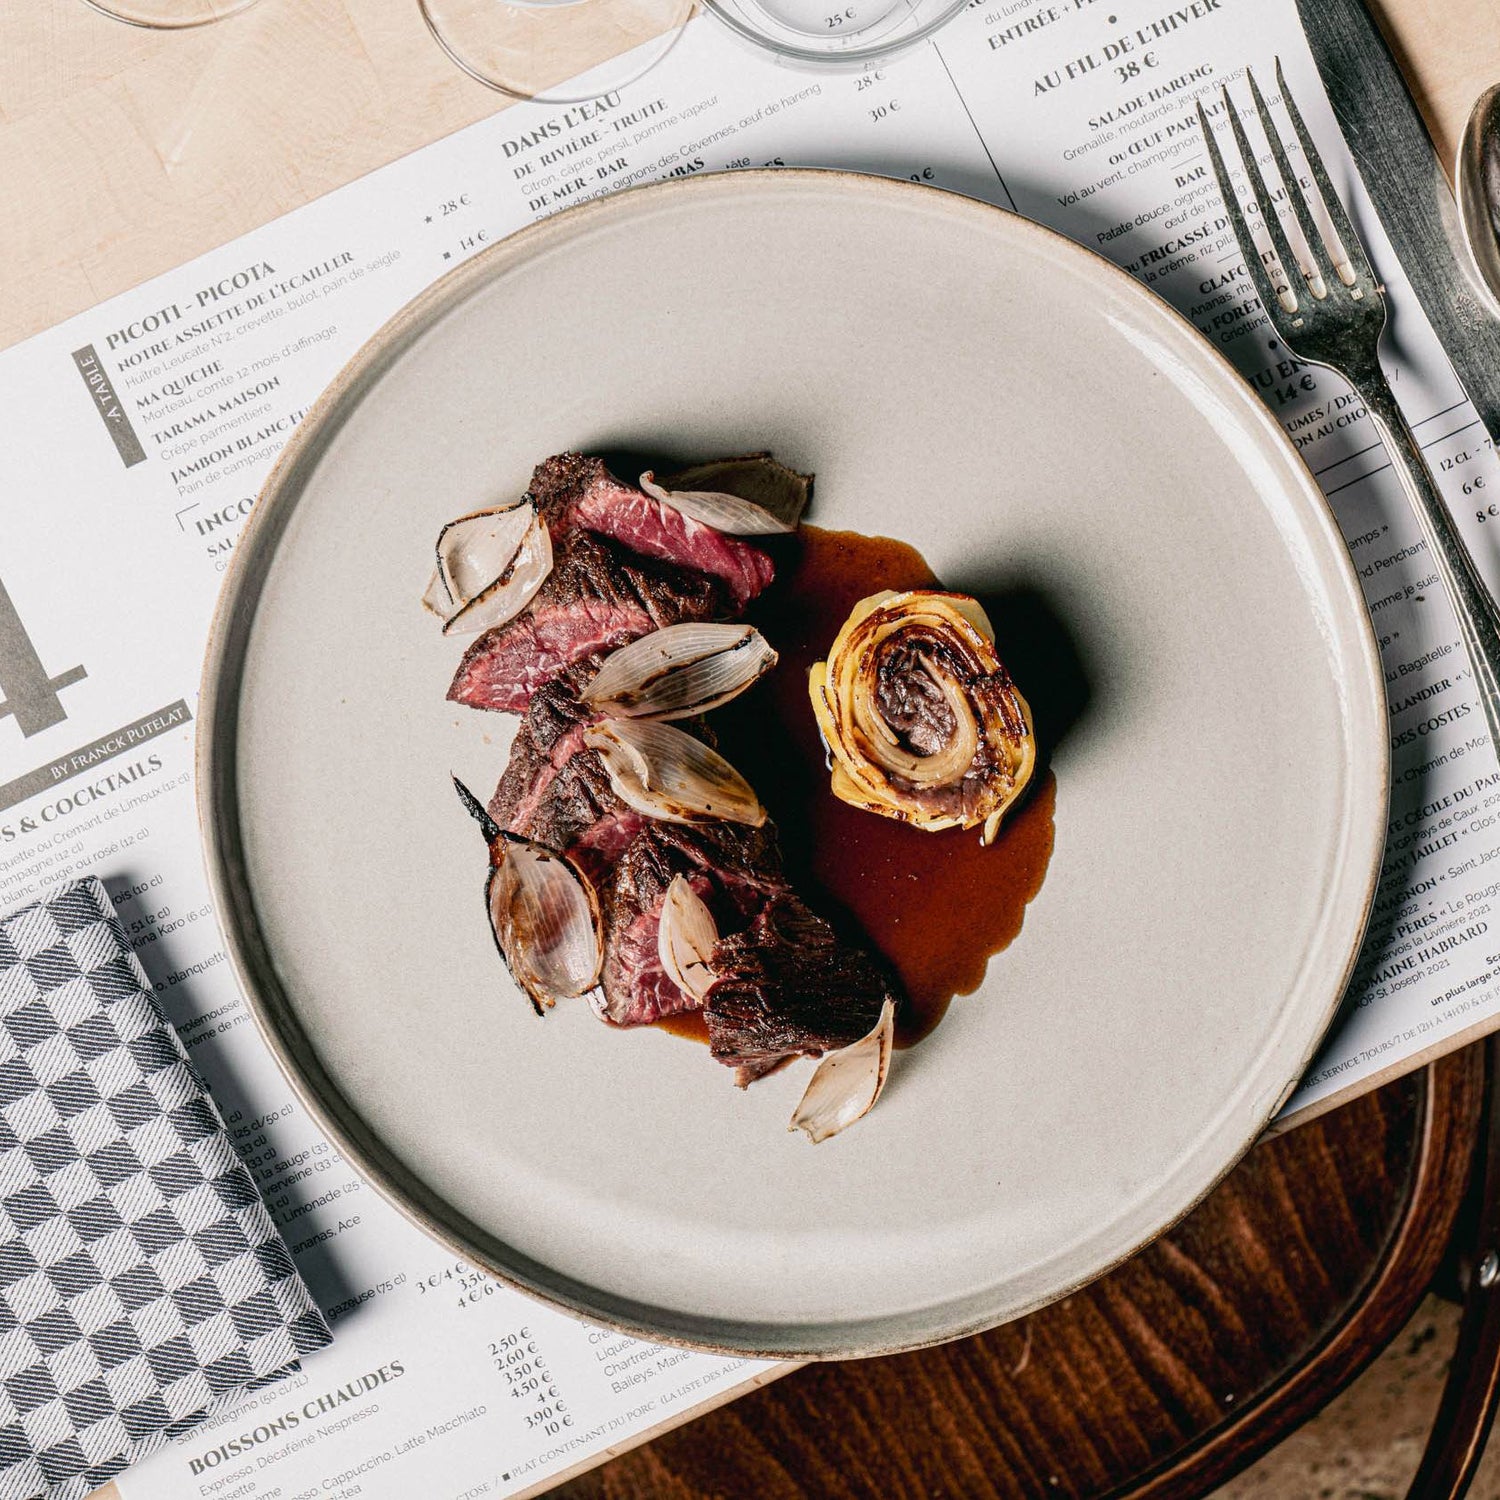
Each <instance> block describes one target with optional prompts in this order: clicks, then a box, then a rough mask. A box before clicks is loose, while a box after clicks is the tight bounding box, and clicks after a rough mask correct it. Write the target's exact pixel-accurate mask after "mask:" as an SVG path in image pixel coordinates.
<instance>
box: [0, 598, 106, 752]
mask: <svg viewBox="0 0 1500 1500" xmlns="http://www.w3.org/2000/svg"><path fill="white" fill-rule="evenodd" d="M88 675H89V674H88V673H87V672H85V671H84V669H83V668H82V667H69V668H68V670H67V671H66V672H60V673H58V675H57V676H56V677H49V676H48V675H47V669H46V668H45V667H44V666H43V665H42V659H41V657H39V656H38V655H37V654H36V647H35V646H34V645H32V643H31V637H30V636H29V635H27V633H26V627H25V626H24V625H23V624H22V623H21V617H20V615H18V614H17V613H16V607H15V605H14V604H12V603H11V599H10V595H9V594H8V593H6V591H5V585H4V584H3V583H0V692H3V693H4V694H5V701H4V702H3V703H0V719H3V718H4V717H5V716H6V715H7V714H14V715H15V716H16V723H17V724H18V725H20V728H21V733H22V734H23V735H24V736H25V737H26V738H27V739H30V738H31V736H32V735H34V734H40V733H41V732H42V730H44V729H51V728H52V726H53V725H54V724H61V723H62V721H63V720H64V719H66V718H67V717H68V714H67V710H66V709H64V708H63V706H62V700H61V699H60V698H59V697H58V696H57V695H58V693H59V692H60V691H61V690H62V689H63V688H65V687H71V686H72V684H73V683H75V682H82V681H83V679H84V678H85V677H87V676H88Z"/></svg>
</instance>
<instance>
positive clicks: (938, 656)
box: [808, 589, 1036, 844]
mask: <svg viewBox="0 0 1500 1500" xmlns="http://www.w3.org/2000/svg"><path fill="white" fill-rule="evenodd" d="M808 690H809V692H810V694H811V696H812V705H813V712H814V714H815V715H816V716H817V720H818V728H819V731H820V732H821V733H822V736H823V741H824V743H825V744H826V745H827V747H828V752H829V756H830V759H831V761H832V767H833V771H832V778H833V779H832V786H833V792H834V795H835V796H837V797H839V798H840V799H842V800H843V801H845V802H848V803H850V804H851V805H852V806H855V807H860V808H864V809H866V810H867V811H869V812H874V813H879V814H881V815H882V816H884V817H888V818H900V819H902V820H903V821H905V822H908V823H911V824H913V825H914V826H915V827H918V828H925V829H928V830H937V829H941V828H975V827H982V829H983V834H982V839H983V842H984V843H986V844H988V843H990V842H991V841H992V840H993V839H994V837H995V834H996V833H997V832H998V831H999V828H1000V821H1001V819H1002V817H1003V816H1004V814H1005V810H1006V809H1007V808H1008V807H1009V806H1010V805H1011V804H1012V803H1013V802H1014V801H1015V800H1016V798H1017V797H1018V796H1020V794H1021V792H1022V790H1023V789H1024V788H1025V786H1026V783H1027V782H1028V781H1029V780H1030V778H1031V773H1032V771H1033V769H1034V768H1035V766H1036V736H1035V733H1034V731H1033V728H1032V722H1031V710H1030V709H1029V708H1028V707H1027V704H1026V700H1025V699H1024V698H1023V697H1022V696H1021V695H1020V693H1019V692H1017V691H1016V686H1015V684H1014V683H1013V682H1012V681H1011V679H1010V674H1009V673H1008V672H1007V671H1006V670H1005V668H1004V667H1003V666H1002V665H1001V663H1000V659H999V657H998V656H997V655H996V654H995V633H994V630H993V629H992V628H991V626H990V622H989V618H988V617H987V616H986V615H985V612H984V610H983V609H982V608H981V607H980V606H979V604H978V603H977V602H976V601H975V600H973V599H970V598H968V597H967V596H966V595H963V594H947V593H940V592H938V591H936V590H931V589H910V590H906V591H904V592H901V593H895V592H892V591H890V590H886V591H884V592H882V593H879V594H872V595H871V596H870V597H869V598H867V599H862V600H860V602H859V603H858V604H856V605H855V606H854V609H853V610H852V611H851V613H850V615H849V618H848V620H847V621H845V623H844V627H843V629H842V630H840V631H839V633H838V636H837V637H836V638H835V640H834V642H833V646H832V647H831V649H830V650H829V653H828V658H827V660H826V661H820V662H816V663H814V665H813V668H812V670H811V672H810V673H809V674H808Z"/></svg>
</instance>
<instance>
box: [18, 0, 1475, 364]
mask: <svg viewBox="0 0 1500 1500" xmlns="http://www.w3.org/2000/svg"><path fill="white" fill-rule="evenodd" d="M1375 8H1376V10H1377V11H1378V12H1380V13H1381V14H1382V17H1383V19H1384V20H1385V21H1386V23H1387V25H1388V29H1389V31H1390V34H1391V36H1392V39H1393V42H1394V44H1395V46H1396V48H1397V51H1398V53H1399V54H1400V55H1401V56H1402V58H1403V61H1404V62H1405V63H1406V65H1407V72H1408V76H1409V77H1410V78H1411V79H1412V80H1413V83H1414V85H1415V89H1416V92H1417V95H1418V97H1419V99H1420V100H1421V102H1422V104H1423V107H1424V109H1425V110H1426V112H1427V115H1428V119H1429V122H1430V123H1431V125H1432V128H1433V132H1434V136H1435V138H1436V140H1437V142H1438V145H1439V147H1440V149H1441V150H1442V152H1443V155H1444V159H1445V160H1449V161H1451V159H1452V157H1453V153H1454V148H1455V146H1456V144H1457V141H1458V135H1459V132H1460V130H1461V129H1462V128H1463V122H1464V118H1465V116H1466V115H1467V113H1468V109H1469V106H1470V104H1471V103H1472V102H1473V100H1474V98H1475V97H1476V96H1477V95H1478V94H1479V93H1480V91H1481V90H1482V89H1483V88H1485V87H1487V86H1488V85H1489V84H1491V83H1493V82H1495V81H1496V80H1497V79H1500V24H1496V5H1495V0H1375ZM505 104H506V101H505V99H504V97H503V96H501V95H499V94H496V93H493V92H492V91H491V90H489V89H486V88H484V87H483V86H482V85H480V84H477V83H475V82H474V81H473V80H472V79H470V78H468V77H467V76H465V75H464V74H463V73H461V72H460V71H459V70H458V69H457V68H455V67H454V66H453V64H452V63H450V62H449V61H448V59H447V58H446V57H445V56H444V55H443V54H442V52H441V51H440V50H439V49H438V47H437V46H436V45H435V44H434V42H433V40H432V38H431V37H430V36H429V35H428V33H427V31H426V28H425V27H424V25H423V23H422V20H421V17H420V15H419V14H418V10H417V0H260V4H258V5H257V6H255V7H253V8H252V9H251V10H249V11H247V12H245V13H244V14H242V15H239V16H236V17H234V18H232V19H231V20H228V21H225V22H223V23H222V24H220V25H217V26H208V27H205V28H203V29H201V30H196V31H184V32H152V31H144V30H140V29H138V28H136V27H132V26H124V25H121V24H120V23H118V22H116V21H112V20H109V19H108V18H107V17H104V16H101V15H99V14H98V13H97V12H95V11H93V10H91V9H90V8H89V7H87V6H86V5H84V4H83V3H82V0H5V3H0V203H3V204H4V205H5V212H4V213H3V214H0V266H3V267H4V273H3V286H4V293H3V296H0V348H3V347H4V346H6V345H8V344H11V343H14V342H15V341H16V340H18V339H21V338H24V337H25V336H26V335H28V334H31V333H36V332H38V331H40V330H41V329H43V328H47V327H49V326H50V325H52V324H53V323H57V322H60V321H61V320H62V319H64V318H66V317H70V316H72V315H73V314H74V313H78V312H82V311H83V310H84V309H86V308H88V307H91V306H93V305H94V304H95V303H96V302H100V301H102V300H103V299H104V298H106V297H111V296H114V295H115V294H117V293H119V292H123V291H125V290H127V289H128V288H129V287H132V286H134V285H136V284H137V283H138V282H141V281H144V280H145V279H146V278H147V277H150V276H155V275H158V274H159V273H161V272H163V271H167V270H170V269H171V268H172V267H173V266H176V265H180V264H181V263H182V262H183V261H185V260H188V259H191V258H192V257H193V256H195V255H198V254H201V253H202V252H203V251H205V250H209V249H212V248H213V247H214V246H216V245H220V244H223V243H224V242H225V241H226V240H230V239H233V238H234V237H235V236H236V235H239V234H243V233H244V232H245V231H246V230H249V229H253V228H255V227H256V226H257V225H259V224H264V223H265V222H266V221H267V220H269V219H273V218H275V217H276V216H277V215H278V214H283V213H286V212H287V211H288V210H290V209H293V208H296V207H298V206H299V205H300V204H303V203H306V202H307V201H308V200H310V199H312V198H315V197H317V196H318V195H319V194H322V193H326V192H328V191H329V190H331V189H333V188H336V187H339V186H341V185H342V184H343V183H345V182H349V181H351V180H352V179H354V178H355V177H358V176H360V175H361V174H362V173H365V172H368V171H370V170H371V169H373V168H375V167H378V166H382V165H383V164H384V163H386V162H388V161H392V160H394V159H395V158H396V157H398V156H402V155H404V154H405V153H407V152H408V151H412V150H414V149H416V148H417V147H419V146H423V145H426V144H427V143H428V142H430V141H433V140H436V139H438V138H439V137H440V136H443V135H446V134H448V133H449V132H450V131H453V130H456V129H457V128H459V127H460V126H462V125H468V124H470V123H471V122H473V121H475V120H478V119H481V118H482V117H484V116H485V115H488V114H491V113H493V112H495V111H496V110H499V109H502V108H504V107H505Z"/></svg>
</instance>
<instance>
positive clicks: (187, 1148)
mask: <svg viewBox="0 0 1500 1500" xmlns="http://www.w3.org/2000/svg"><path fill="white" fill-rule="evenodd" d="M329 1338H330V1334H329V1332H328V1325H327V1324H326V1323H325V1322H324V1321H323V1316H322V1314H321V1313H320V1312H319V1311H318V1309H317V1308H316V1306H315V1305H314V1304H313V1301H312V1298H311V1297H310V1296H309V1295H308V1291H307V1288H306V1287H305V1286H304V1285H303V1283H302V1280H301V1278H300V1277H299V1276H298V1275H297V1271H296V1268H295V1267H294V1265H293V1264H292V1258H291V1255H290V1254H289V1252H288V1251H287V1248H286V1245H285V1244H284V1243H283V1241H282V1239H281V1237H280V1235H279V1234H278V1233H277V1230H276V1226H275V1225H274V1224H273V1223H272V1222H271V1217H270V1215H269V1214H268V1213H267V1212H266V1208H265V1205H264V1204H263V1203H262V1202H261V1199H260V1195H259V1194H258V1193H257V1192H256V1189H255V1184H254V1183H253V1182H252V1181H251V1179H250V1174H249V1173H248V1172H247V1171H246V1170H245V1168H244V1166H243V1165H241V1163H240V1160H239V1158H238V1157H237V1156H236V1155H235V1151H234V1148H233V1146H231V1145H230V1142H229V1136H228V1134H227V1133H226V1131H225V1128H224V1122H223V1120H222V1119H221V1118H220V1115H219V1111H218V1109H217V1108H216V1107H215V1105H214V1103H213V1100H212V1099H211V1098H210V1097H209V1095H208V1092H207V1090H206V1089H205V1087H204V1085H203V1083H202V1081H201V1080H200V1079H199V1077H198V1075H197V1074H196V1073H195V1072H194V1070H193V1067H192V1065H191V1063H189V1061H188V1056H187V1052H186V1051H185V1050H184V1048H183V1046H182V1043H181V1041H180V1040H179V1039H178V1037H177V1033H176V1032H175V1031H173V1029H172V1026H171V1024H170V1022H168V1020H167V1019H166V1017H165V1016H164V1015H163V1014H162V1012H161V1010H160V1008H159V1007H158V1005H157V1003H156V997H155V996H154V995H153V993H152V991H151V985H150V983H149V981H148V980H147V979H146V975H145V973H144V972H143V970H142V969H141V966H140V963H139V962H138V961H137V959H136V957H135V955H134V953H132V952H131V950H130V947H129V945H128V943H127V942H126V939H125V934H124V931H123V929H122V927H121V925H120V922H119V919H118V918H117V917H116V916H115V910H114V906H113V904H112V903H111V901H110V899H109V896H108V895H107V894H106V892H105V890H104V887H103V886H102V885H100V883H99V882H98V881H97V880H92V879H91V880H84V881H82V882H80V883H78V884H75V885H70V886H67V887H64V888H62V889H61V890H59V891H57V892H56V893H54V894H52V895H50V896H48V897H46V898H44V899H43V900H41V901H38V902H36V903H35V904H34V905H31V906H27V907H25V908H23V909H22V910H20V911H17V912H14V913H13V914H12V915H10V916H9V917H5V918H3V919H0V1500H32V1497H34V1496H38V1495H45V1496H47V1497H48V1500H76V1497H79V1496H83V1495H86V1494H87V1493H88V1492H89V1491H90V1490H92V1489H94V1488H96V1487H97V1486H99V1485H101V1484H103V1483H104V1482H105V1481H106V1480H107V1479H109V1478H110V1477H111V1476H112V1475H115V1474H118V1473H119V1472H120V1470H122V1469H124V1468H125V1467H127V1466H128V1465H129V1464H132V1463H134V1462H136V1461H137V1460H138V1459H140V1458H141V1457H143V1456H144V1455H145V1454H147V1453H149V1452H150V1451H151V1450H152V1449H153V1448H156V1447H157V1446H159V1445H160V1444H161V1443H163V1442H164V1441H166V1439H168V1438H170V1437H175V1436H177V1435H178V1434H180V1433H182V1432H186V1431H187V1430H188V1429H189V1428H191V1427H193V1426H194V1425H195V1424H196V1423H197V1422H199V1421H200V1420H201V1419H202V1418H203V1417H204V1416H206V1415H207V1414H208V1413H209V1412H211V1411H213V1410H214V1409H215V1408H217V1407H220V1406H224V1405H228V1404H230V1403H231V1402H232V1401H234V1400H235V1399H236V1398H237V1397H238V1396H240V1395H241V1394H243V1392H244V1391H245V1390H246V1389H248V1388H249V1387H251V1386H252V1385H260V1384H264V1383H266V1381H267V1378H268V1377H269V1378H275V1377H276V1376H278V1375H281V1374H285V1373H287V1372H288V1371H290V1370H294V1369H296V1368H297V1359H298V1356H299V1355H302V1354H306V1353H308V1352H309V1351H311V1350H313V1349H316V1348H319V1347H320V1346H321V1345H323V1344H326V1343H327V1342H328V1341H329Z"/></svg>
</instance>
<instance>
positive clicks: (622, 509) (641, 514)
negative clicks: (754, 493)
mask: <svg viewBox="0 0 1500 1500" xmlns="http://www.w3.org/2000/svg"><path fill="white" fill-rule="evenodd" d="M529 493H530V495H531V498H532V499H533V500H534V501H535V502H536V504H537V508H538V510H540V511H541V513H542V515H543V516H544V517H545V518H546V521H547V525H548V528H549V529H550V530H551V532H552V537H553V540H554V542H556V541H560V540H561V539H562V538H563V537H565V536H567V535H568V533H569V532H571V531H573V530H575V529H580V528H581V529H582V530H584V531H592V532H597V533H598V534H599V535H601V536H608V537H613V538H614V539H615V540H616V541H618V542H622V543H623V544H624V545H625V546H627V547H628V548H630V550H631V551H632V552H638V553H641V554H643V555H645V556H647V557H656V558H661V559H663V560H664V561H666V562H670V563H675V564H677V565H678V566H679V567H683V568H696V569H697V570H698V571H699V572H700V573H708V574H711V575H712V576H713V577H715V578H718V579H721V580H722V581H723V583H724V585H725V589H726V591H727V593H728V594H729V596H730V598H732V599H733V601H734V607H735V611H736V612H738V611H739V610H742V609H743V608H744V607H745V606H746V605H747V604H748V603H749V602H750V601H751V600H752V599H753V598H754V597H755V596H756V595H757V594H758V593H760V592H761V590H762V589H764V588H765V587H766V585H767V584H769V583H770V581H771V579H772V578H773V577H774V576H775V571H776V570H775V568H774V567H773V566H772V563H771V559H770V558H769V557H767V556H766V554H765V553H764V552H762V551H761V550H760V548H758V547H752V546H751V545H750V544H749V543H748V542H743V541H740V540H739V539H738V538H736V537H732V536H725V535H724V533H723V532H721V531H715V530H714V529H713V527H711V526H705V525H704V524H703V523H702V522H701V521H694V520H692V519H691V518H690V517H688V516H685V515H683V514H682V512H681V511H678V510H674V509H673V508H672V507H671V506H670V505H663V504H662V503H661V501H659V500H653V499H652V498H651V497H650V496H649V495H647V494H645V493H643V492H642V491H641V490H638V489H637V488H636V487H635V486H634V485H633V484H622V483H621V482H620V481H619V480H618V479H616V478H615V477H614V475H613V474H611V473H610V472H609V470H608V469H606V468H605V467H604V461H603V460H602V459H598V458H586V457H585V456H584V455H583V454H581V453H562V454H559V455H558V456H557V457H555V458H549V459H547V460H546V462H545V463H542V464H539V465H538V466H537V469H536V472H535V473H534V474H533V475H532V476H531V489H530V491H529Z"/></svg>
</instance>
